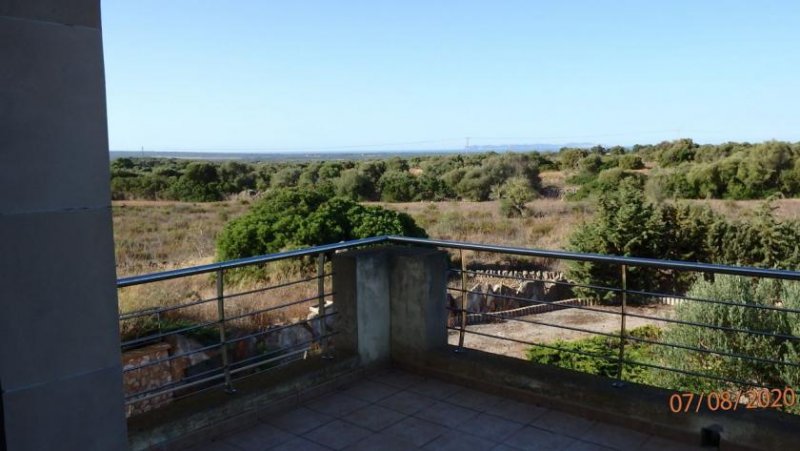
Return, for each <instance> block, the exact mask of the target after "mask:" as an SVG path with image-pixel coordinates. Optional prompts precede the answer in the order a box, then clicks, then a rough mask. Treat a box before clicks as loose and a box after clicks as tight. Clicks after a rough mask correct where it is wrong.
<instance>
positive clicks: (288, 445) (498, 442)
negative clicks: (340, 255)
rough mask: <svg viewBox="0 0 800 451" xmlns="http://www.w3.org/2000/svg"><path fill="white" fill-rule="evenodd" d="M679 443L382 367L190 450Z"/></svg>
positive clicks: (667, 446)
mask: <svg viewBox="0 0 800 451" xmlns="http://www.w3.org/2000/svg"><path fill="white" fill-rule="evenodd" d="M330 449H335V450H342V449H344V450H376V451H377V450H387V451H388V450H407V449H425V450H459V451H471V450H498V451H499V450H608V449H618V450H634V449H642V450H683V449H695V448H692V447H690V446H687V445H684V444H681V443H676V442H671V441H668V440H665V439H661V438H658V437H652V436H648V435H645V434H642V433H640V432H636V431H633V430H629V429H624V428H621V427H618V426H611V425H607V424H602V423H597V422H593V421H589V420H586V419H583V418H580V417H576V416H572V415H568V414H565V413H563V412H559V411H555V410H548V409H544V408H541V407H537V406H535V405H531V404H526V403H522V402H518V401H514V400H511V399H506V398H501V397H498V396H493V395H489V394H486V393H482V392H479V391H475V390H471V389H468V388H464V387H461V386H458V385H453V384H448V383H446V382H443V381H440V380H437V379H425V378H422V377H419V376H416V375H413V374H410V373H405V372H402V371H397V370H386V371H383V372H380V373H377V374H374V375H372V376H369V377H368V378H367V379H365V380H361V381H359V382H357V383H355V384H354V385H353V386H352V387H350V388H347V389H344V390H341V391H337V392H335V393H331V394H328V395H324V396H322V397H320V398H316V399H313V400H311V401H309V402H308V403H306V404H305V405H303V406H300V407H297V408H295V409H294V410H291V411H289V412H285V413H283V414H277V415H275V416H273V417H269V418H267V419H265V420H264V421H263V422H262V423H259V424H258V425H257V426H255V427H253V428H251V429H248V430H245V431H242V432H238V433H236V434H232V435H229V436H225V437H220V438H219V439H217V440H216V441H213V442H211V443H208V444H206V445H204V446H201V447H199V448H195V450H194V451H201V450H202V451H211V450H216V451H250V450H254V451H255V450H258V451H261V450H303V451H305V450H309V451H313V450H330Z"/></svg>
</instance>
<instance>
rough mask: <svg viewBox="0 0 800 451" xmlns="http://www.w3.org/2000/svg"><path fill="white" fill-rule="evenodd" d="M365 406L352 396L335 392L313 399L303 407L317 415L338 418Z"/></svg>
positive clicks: (364, 403)
mask: <svg viewBox="0 0 800 451" xmlns="http://www.w3.org/2000/svg"><path fill="white" fill-rule="evenodd" d="M366 405H367V402H366V401H362V400H360V399H356V398H353V397H352V396H349V395H346V394H344V393H342V392H337V393H333V394H330V395H326V396H323V397H320V398H315V399H314V400H312V401H309V402H308V403H307V404H306V405H305V407H308V408H309V409H311V410H314V411H317V412H319V413H323V414H325V415H330V416H332V417H337V418H338V417H340V416H342V415H347V414H348V413H350V412H352V411H354V410H356V409H360V408H362V407H364V406H366Z"/></svg>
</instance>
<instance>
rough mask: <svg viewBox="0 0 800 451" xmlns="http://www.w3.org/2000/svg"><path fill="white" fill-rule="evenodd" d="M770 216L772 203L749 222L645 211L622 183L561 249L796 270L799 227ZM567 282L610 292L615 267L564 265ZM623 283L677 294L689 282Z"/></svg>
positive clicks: (659, 207)
mask: <svg viewBox="0 0 800 451" xmlns="http://www.w3.org/2000/svg"><path fill="white" fill-rule="evenodd" d="M773 210H774V207H773V205H772V203H771V202H765V203H764V204H763V205H762V206H761V207H760V208H759V209H758V210H757V212H756V214H755V215H754V216H753V217H750V218H746V219H740V220H729V219H727V218H725V217H724V216H722V215H720V214H717V213H714V212H713V211H712V210H711V209H709V208H708V207H700V206H696V205H691V204H677V205H675V204H670V203H661V204H653V203H650V202H648V201H647V200H646V199H645V196H644V194H643V193H642V191H641V190H640V187H639V185H638V184H637V183H636V182H635V181H632V180H627V179H626V180H623V182H622V183H621V184H620V187H619V189H618V190H617V191H610V192H606V193H604V194H602V195H601V196H600V198H599V200H598V205H597V212H596V214H595V216H594V218H593V219H592V220H591V221H589V222H587V223H585V224H583V225H581V226H579V227H577V228H576V229H575V231H574V233H573V234H572V235H571V236H570V244H569V247H570V248H571V249H572V250H575V251H579V252H589V253H599V254H611V255H621V256H635V257H649V258H658V259H668V260H688V261H701V262H712V263H722V264H736V265H747V266H761V267H781V268H797V267H798V266H800V248H798V246H799V243H800V222H798V221H779V220H778V219H777V218H776V217H775V216H774V214H773ZM569 276H570V278H571V279H572V280H574V281H576V282H578V283H580V284H585V285H594V286H601V287H618V286H619V284H620V279H621V274H620V268H619V266H618V265H607V264H596V263H585V262H579V263H574V264H572V265H571V266H570V268H569ZM627 280H628V287H629V288H630V289H633V290H644V291H650V292H660V293H676V292H677V293H682V292H684V291H685V290H686V288H687V287H688V286H689V284H690V283H691V282H693V280H694V275H693V274H690V273H676V272H673V271H665V270H661V269H652V268H645V267H630V268H628V275H627ZM578 291H579V292H581V293H582V294H583V295H586V296H592V297H598V298H600V299H604V300H607V301H612V300H615V299H616V296H617V294H616V292H613V291H608V290H602V289H579V290H578ZM634 299H635V298H634Z"/></svg>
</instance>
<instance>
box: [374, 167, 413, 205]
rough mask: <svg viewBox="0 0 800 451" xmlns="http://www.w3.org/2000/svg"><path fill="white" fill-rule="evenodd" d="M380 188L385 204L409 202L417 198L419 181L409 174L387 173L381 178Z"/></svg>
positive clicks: (393, 171) (392, 171)
mask: <svg viewBox="0 0 800 451" xmlns="http://www.w3.org/2000/svg"><path fill="white" fill-rule="evenodd" d="M379 186H380V193H381V200H382V201H384V202H409V201H412V200H414V198H415V197H416V196H417V189H418V183H417V179H416V178H415V177H414V176H413V175H411V174H409V173H408V172H401V171H395V170H390V171H386V172H384V173H383V175H382V176H381V179H380V181H379Z"/></svg>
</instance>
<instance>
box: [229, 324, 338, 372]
mask: <svg viewBox="0 0 800 451" xmlns="http://www.w3.org/2000/svg"><path fill="white" fill-rule="evenodd" d="M336 334H337V332H331V333H329V334H325V335H322V336H320V337H315V338H312V339H311V340H306V341H304V342H301V343H295V344H293V345H289V346H284V347H282V348H278V349H275V350H272V351H269V352H266V353H264V354H260V355H256V356H252V357H248V358H246V359H242V360H237V361H236V362H232V363H231V367H236V366H238V365H241V364H243V363H247V362H252V361H256V360H257V362H256V363H254V364H248V365H247V366H238V367H237V368H235V369H232V370H231V373H236V372H239V371H243V369H242V368H246V367H250V368H252V367H253V366H259V365H263V364H265V363H269V362H271V361H273V360H278V359H282V358H284V357H286V354H280V355H277V356H275V357H270V358H269V359H265V360H258V359H262V358H263V357H265V356H270V355H274V354H277V353H280V352H283V351H286V350H288V349H293V348H297V347H300V346H310V345H311V344H313V343H316V342H318V341H320V340H324V339H326V338H330V337H333V336H334V335H336ZM307 350H308V349H305V348H304V349H303V352H305V351H307Z"/></svg>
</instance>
